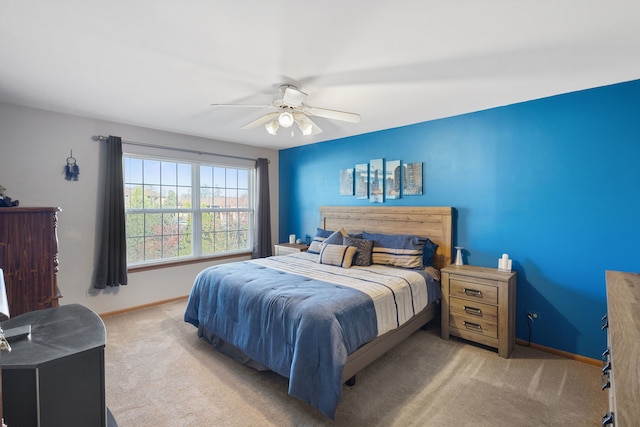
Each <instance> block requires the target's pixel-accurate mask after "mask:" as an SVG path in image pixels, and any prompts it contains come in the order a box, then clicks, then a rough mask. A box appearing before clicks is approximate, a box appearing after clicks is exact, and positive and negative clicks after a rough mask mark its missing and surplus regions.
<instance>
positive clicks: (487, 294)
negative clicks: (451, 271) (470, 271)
mask: <svg viewBox="0 0 640 427" xmlns="http://www.w3.org/2000/svg"><path fill="white" fill-rule="evenodd" d="M449 294H450V295H451V296H452V297H458V298H464V299H468V300H473V301H478V302H483V303H486V304H498V286H497V284H496V283H495V282H493V281H491V280H481V279H473V280H469V279H468V278H466V277H465V276H457V275H451V276H450V278H449Z"/></svg>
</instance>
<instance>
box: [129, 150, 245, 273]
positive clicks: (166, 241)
mask: <svg viewBox="0 0 640 427" xmlns="http://www.w3.org/2000/svg"><path fill="white" fill-rule="evenodd" d="M123 159H124V160H123V161H124V197H125V215H126V235H127V262H128V264H129V265H138V264H143V263H152V262H153V263H157V262H162V261H165V260H176V259H185V258H195V257H201V256H209V255H219V254H229V253H234V252H245V251H249V250H251V246H252V241H251V236H252V229H253V200H252V197H251V195H252V183H253V176H254V173H253V171H254V169H253V168H249V167H238V166H228V165H216V164H205V163H198V162H192V161H182V160H164V159H156V158H150V157H142V156H133V155H125V156H124V158H123Z"/></svg>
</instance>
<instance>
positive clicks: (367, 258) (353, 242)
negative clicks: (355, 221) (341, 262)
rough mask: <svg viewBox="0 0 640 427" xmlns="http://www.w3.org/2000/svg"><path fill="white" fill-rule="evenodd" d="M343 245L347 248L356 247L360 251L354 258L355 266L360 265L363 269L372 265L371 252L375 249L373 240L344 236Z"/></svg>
mask: <svg viewBox="0 0 640 427" xmlns="http://www.w3.org/2000/svg"><path fill="white" fill-rule="evenodd" d="M342 244H343V245H345V246H354V247H355V248H356V249H357V250H358V251H357V252H356V256H355V257H354V258H353V265H359V266H361V267H368V266H370V265H371V250H372V249H373V242H372V241H371V240H365V239H357V238H355V237H349V236H343V237H342Z"/></svg>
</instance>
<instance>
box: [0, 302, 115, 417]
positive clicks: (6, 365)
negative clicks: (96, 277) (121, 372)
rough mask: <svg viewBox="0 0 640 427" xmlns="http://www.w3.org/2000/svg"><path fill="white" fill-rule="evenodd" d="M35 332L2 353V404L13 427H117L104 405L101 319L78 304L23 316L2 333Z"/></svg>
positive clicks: (7, 325)
mask: <svg viewBox="0 0 640 427" xmlns="http://www.w3.org/2000/svg"><path fill="white" fill-rule="evenodd" d="M24 325H31V334H30V335H29V336H28V337H23V338H20V339H16V340H14V341H11V348H12V351H11V352H6V351H5V352H2V356H1V357H2V403H3V409H4V420H5V423H6V424H7V425H8V426H25V427H29V426H38V427H57V426H65V427H75V426H77V427H87V426H102V427H104V426H109V427H112V426H117V424H116V421H115V419H114V418H113V416H112V415H111V413H110V412H109V410H108V409H107V406H106V401H105V371H104V347H105V343H106V330H105V327H104V323H103V322H102V319H100V317H99V316H98V315H97V314H96V313H94V312H93V311H91V310H90V309H88V308H86V307H84V306H82V305H79V304H71V305H63V306H60V307H54V308H48V309H44V310H37V311H31V312H28V313H24V314H21V315H20V316H17V317H15V318H13V319H10V320H7V321H5V322H3V323H2V329H4V330H5V331H6V330H10V329H12V328H16V327H20V326H24Z"/></svg>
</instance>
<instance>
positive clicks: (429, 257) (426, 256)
mask: <svg viewBox="0 0 640 427" xmlns="http://www.w3.org/2000/svg"><path fill="white" fill-rule="evenodd" d="M437 250H438V245H437V244H436V243H433V242H432V241H431V240H429V239H427V242H426V243H425V244H424V249H423V250H422V264H423V265H424V266H425V267H429V266H431V265H433V254H435V253H436V251H437Z"/></svg>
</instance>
